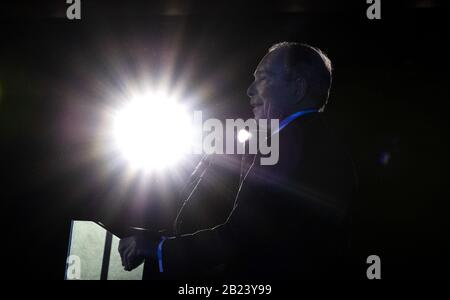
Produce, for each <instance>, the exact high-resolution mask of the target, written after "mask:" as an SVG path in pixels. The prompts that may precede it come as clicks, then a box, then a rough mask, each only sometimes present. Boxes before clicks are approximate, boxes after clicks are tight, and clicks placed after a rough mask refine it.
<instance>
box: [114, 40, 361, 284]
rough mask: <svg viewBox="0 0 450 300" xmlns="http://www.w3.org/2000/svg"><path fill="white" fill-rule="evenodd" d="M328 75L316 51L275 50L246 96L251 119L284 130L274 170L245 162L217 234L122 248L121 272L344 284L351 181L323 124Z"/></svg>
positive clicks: (136, 240)
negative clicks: (143, 268) (149, 269)
mask: <svg viewBox="0 0 450 300" xmlns="http://www.w3.org/2000/svg"><path fill="white" fill-rule="evenodd" d="M331 74H332V67H331V62H330V60H329V59H328V58H327V57H326V55H325V54H324V53H323V52H322V51H320V50H319V49H317V48H314V47H311V46H309V45H305V44H300V43H290V42H284V43H279V44H276V45H274V46H272V47H271V48H270V49H269V51H268V53H267V54H266V55H265V56H264V58H263V59H262V60H261V62H260V63H259V65H258V66H257V68H256V71H255V73H254V78H255V79H254V81H253V83H252V84H251V85H250V87H249V88H248V91H247V94H248V96H249V98H250V104H251V106H252V107H253V113H254V116H255V119H279V120H280V130H279V132H278V133H276V134H278V135H279V141H280V142H279V162H278V163H277V164H276V165H273V166H263V165H259V164H258V161H259V159H257V158H256V156H250V155H245V156H244V157H243V159H242V165H241V174H240V175H241V176H240V179H239V181H238V182H237V187H236V188H235V190H234V202H233V205H232V208H231V209H230V212H229V214H228V217H227V218H225V220H224V222H222V223H220V224H218V225H217V226H215V227H213V228H210V229H206V230H201V231H199V232H195V233H192V234H181V235H174V236H168V237H162V236H155V235H152V236H150V235H146V234H138V235H134V236H131V237H128V238H125V239H122V241H121V242H120V245H119V252H120V254H121V257H122V263H123V265H124V267H125V269H127V270H131V269H133V268H135V267H137V266H138V265H139V264H141V263H142V262H143V261H144V260H148V261H149V263H150V264H152V265H153V266H154V267H155V270H157V271H159V272H160V273H161V274H162V276H165V277H167V278H186V277H189V278H192V277H194V278H195V277H199V278H205V277H206V278H247V279H277V278H278V279H285V278H287V279H296V278H330V277H334V276H340V277H341V275H342V274H343V273H344V272H345V271H344V270H343V269H342V266H343V263H344V262H345V260H344V258H345V250H346V247H347V240H348V236H347V231H346V224H347V220H348V206H349V201H350V199H351V197H352V194H353V192H354V189H355V174H354V170H353V165H352V162H351V159H350V158H349V156H348V155H347V154H346V153H345V151H344V150H343V148H342V146H341V145H340V144H339V142H338V140H337V139H336V137H335V135H334V134H333V132H332V131H331V130H330V128H329V127H328V125H327V123H326V121H325V119H324V116H323V111H324V108H325V106H326V104H327V101H328V98H329V92H330V87H331V78H332V76H331ZM206 176H207V175H206Z"/></svg>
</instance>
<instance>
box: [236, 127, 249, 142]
mask: <svg viewBox="0 0 450 300" xmlns="http://www.w3.org/2000/svg"><path fill="white" fill-rule="evenodd" d="M251 137H252V134H251V133H250V132H248V130H245V129H241V130H239V132H238V136H237V138H238V141H239V143H245V142H246V141H247V140H248V139H249V138H251Z"/></svg>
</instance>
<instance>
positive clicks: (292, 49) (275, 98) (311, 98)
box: [247, 42, 331, 119]
mask: <svg viewBox="0 0 450 300" xmlns="http://www.w3.org/2000/svg"><path fill="white" fill-rule="evenodd" d="M254 76H255V80H254V81H253V83H252V84H251V85H250V86H249V88H248V90H247V95H248V96H249V97H250V99H251V100H250V104H251V105H252V106H253V113H254V115H255V119H264V118H271V119H273V118H283V117H286V116H288V115H289V114H291V113H294V112H296V111H299V110H303V109H311V108H317V109H323V108H324V107H325V105H326V103H327V101H328V95H329V91H330V86H331V61H330V60H329V59H328V57H327V56H326V55H325V54H324V53H322V51H320V50H319V49H317V48H314V47H311V46H308V45H305V44H300V43H289V42H283V43H279V44H275V45H274V46H272V47H271V48H270V49H269V52H268V53H267V54H266V56H264V58H263V59H262V60H261V62H260V63H259V65H258V67H257V68H256V71H255V73H254Z"/></svg>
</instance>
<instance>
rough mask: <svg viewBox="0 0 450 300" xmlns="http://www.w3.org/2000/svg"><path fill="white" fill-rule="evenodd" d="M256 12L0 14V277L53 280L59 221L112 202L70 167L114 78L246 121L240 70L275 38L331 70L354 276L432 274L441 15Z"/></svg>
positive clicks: (442, 225)
mask: <svg viewBox="0 0 450 300" xmlns="http://www.w3.org/2000/svg"><path fill="white" fill-rule="evenodd" d="M36 2H37V1H36ZM261 2H262V1H247V2H243V1H242V2H239V1H215V2H212V1H168V2H163V1H161V2H149V1H122V2H121V1H100V0H90V1H82V20H81V21H69V20H66V19H65V8H66V4H65V1H62V0H61V1H56V0H55V1H47V2H45V3H43V1H39V3H35V2H34V1H17V2H14V3H13V2H9V4H6V3H5V4H3V3H2V5H1V8H0V11H1V19H0V20H1V21H0V41H1V44H0V45H1V46H0V124H1V127H0V128H1V154H0V155H1V156H0V157H1V171H2V173H1V179H0V180H1V181H0V182H1V205H2V229H3V230H2V235H1V240H2V242H1V251H2V258H3V259H4V260H5V261H4V264H5V265H4V268H5V269H8V272H12V273H13V274H12V275H11V276H12V277H13V278H36V279H38V278H52V279H62V278H63V276H64V267H65V256H66V253H67V239H68V233H69V220H70V218H71V217H72V216H73V215H74V214H76V213H74V212H75V211H77V210H78V211H79V210H83V211H84V212H86V211H89V202H90V199H92V198H93V197H97V198H98V197H100V198H102V197H103V198H105V199H111V198H114V195H111V193H108V191H109V184H111V182H112V181H113V180H114V179H113V178H106V179H102V180H98V181H96V179H95V178H94V177H93V176H92V174H93V173H95V170H96V168H99V165H100V164H101V163H102V161H101V160H100V161H98V162H97V163H86V162H83V161H82V160H80V157H83V155H86V151H88V150H86V149H87V148H88V146H89V145H90V143H92V140H93V139H94V138H95V136H94V134H93V133H92V132H91V131H90V128H95V127H96V126H97V125H98V124H99V122H100V121H99V120H98V116H97V111H98V109H99V108H101V107H103V106H106V105H108V104H110V103H109V102H111V101H113V100H111V98H108V97H109V94H108V93H111V94H114V92H115V91H117V90H120V87H121V84H123V79H124V78H125V77H126V78H127V79H131V80H133V79H136V78H139V74H141V73H142V72H144V73H145V72H146V71H148V72H150V73H152V74H161V72H164V70H165V68H166V67H167V65H168V64H172V65H173V70H174V72H173V74H174V76H173V82H179V81H181V80H183V81H184V82H185V84H186V86H185V92H186V94H189V93H194V94H200V96H199V97H198V98H199V99H200V100H199V101H197V102H196V105H197V106H198V107H203V108H204V107H207V108H208V109H209V110H210V112H211V114H214V115H217V116H220V117H238V116H244V117H249V116H250V115H249V109H248V108H249V105H248V99H247V98H246V95H245V91H246V88H247V86H248V85H249V84H250V83H251V80H252V73H253V71H254V68H255V67H256V65H257V63H258V61H259V59H260V58H261V57H262V56H263V55H264V53H265V52H266V50H267V48H268V47H269V46H270V45H272V44H273V43H276V42H280V41H285V40H288V41H301V42H305V43H309V44H311V45H314V46H317V47H319V48H321V49H322V50H324V51H325V52H326V53H327V54H328V55H329V56H330V58H331V59H332V61H333V63H334V79H333V87H332V92H331V99H330V103H329V106H328V107H327V115H328V118H329V120H330V123H331V124H333V125H334V127H335V129H336V131H337V132H338V134H339V135H340V137H341V139H342V140H343V141H344V142H345V144H346V145H347V146H348V148H349V151H350V152H351V154H352V156H353V159H354V160H355V164H356V166H357V169H358V173H359V180H360V195H359V198H358V201H357V202H356V203H355V205H354V208H353V213H352V218H353V225H352V232H353V240H352V262H353V265H352V268H353V274H355V277H357V278H361V279H364V278H365V271H366V263H365V259H366V258H367V256H368V255H370V254H377V255H379V256H380V257H381V260H382V274H383V277H384V278H396V279H397V278H398V279H401V278H430V277H437V278H439V277H442V276H448V272H447V269H448V267H449V260H448V258H447V255H448V250H449V247H448V245H447V244H448V229H449V221H448V217H447V211H448V208H449V204H448V201H449V197H448V196H447V188H448V187H447V186H448V182H449V180H448V179H449V176H448V172H447V170H448V168H447V167H448V162H449V161H448V158H447V157H448V155H447V153H448V150H449V142H448V133H447V131H446V130H447V127H448V126H447V123H448V121H447V120H448V118H447V105H446V104H447V101H448V100H449V97H448V95H449V92H448V87H449V80H448V79H449V78H448V58H447V53H448V51H449V47H448V45H447V41H448V33H447V29H446V28H447V27H448V24H446V23H448V22H447V21H446V18H447V13H448V10H447V9H446V8H445V7H444V6H443V5H442V4H441V3H440V2H438V1H403V2H398V3H397V4H396V5H393V4H392V3H387V1H382V19H381V20H374V21H370V20H368V19H367V18H366V16H365V9H366V4H365V1H362V0H361V1H353V2H348V3H347V4H345V5H344V4H343V3H342V4H334V3H333V2H332V1H276V2H275V1H265V2H264V4H262V3H261ZM385 2H386V3H385ZM383 158H384V159H383ZM387 158H389V159H387ZM112 200H114V199H112ZM112 200H111V201H112ZM77 213H78V212H77Z"/></svg>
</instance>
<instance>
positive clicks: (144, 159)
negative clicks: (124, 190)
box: [113, 93, 192, 170]
mask: <svg viewBox="0 0 450 300" xmlns="http://www.w3.org/2000/svg"><path fill="white" fill-rule="evenodd" d="M113 138H114V141H115V145H116V147H117V149H118V150H119V152H120V153H121V154H122V156H123V157H124V158H125V160H127V161H128V162H129V163H130V164H131V166H132V167H133V168H136V169H145V170H160V169H164V168H166V167H168V166H172V165H174V164H175V163H177V162H178V161H179V160H180V159H182V158H183V156H184V155H185V154H186V153H188V151H189V149H190V147H191V143H192V128H191V119H190V117H189V114H188V113H187V112H186V111H185V109H184V107H183V106H181V105H180V104H179V103H177V101H175V100H174V99H173V98H171V97H168V96H167V95H165V94H163V93H157V94H147V95H145V96H139V97H135V98H134V99H132V100H130V101H129V102H127V103H126V104H125V105H124V106H123V107H122V108H121V109H120V110H118V111H117V112H116V114H115V115H114V119H113Z"/></svg>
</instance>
